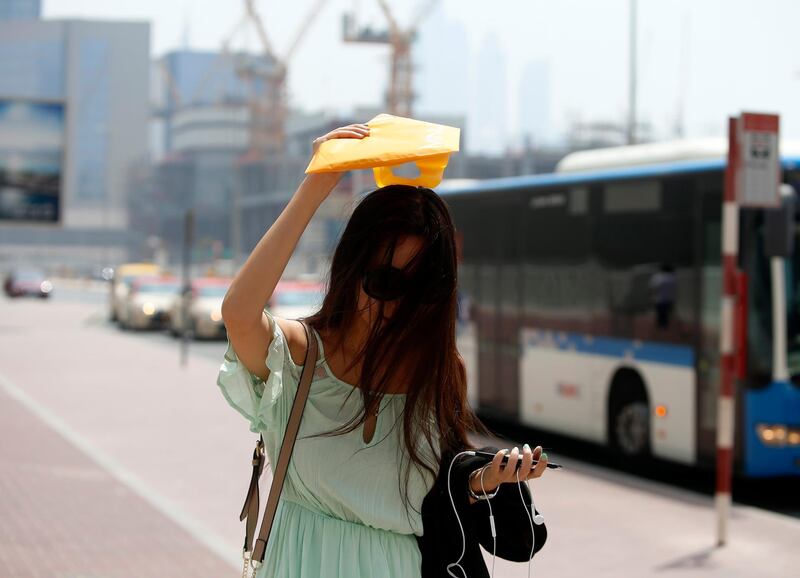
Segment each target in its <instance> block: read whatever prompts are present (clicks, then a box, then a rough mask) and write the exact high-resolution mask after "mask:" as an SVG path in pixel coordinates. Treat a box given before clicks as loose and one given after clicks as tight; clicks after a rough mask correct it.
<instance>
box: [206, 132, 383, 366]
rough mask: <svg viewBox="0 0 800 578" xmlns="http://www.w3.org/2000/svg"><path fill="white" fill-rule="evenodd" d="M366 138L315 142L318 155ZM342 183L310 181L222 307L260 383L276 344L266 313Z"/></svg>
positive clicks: (317, 177) (323, 177) (324, 177)
mask: <svg viewBox="0 0 800 578" xmlns="http://www.w3.org/2000/svg"><path fill="white" fill-rule="evenodd" d="M368 135H369V127H367V126H366V125H361V124H358V125H350V126H347V127H342V128H338V129H336V130H333V131H331V132H329V133H328V134H326V135H325V136H322V137H320V138H318V139H316V140H315V141H314V152H316V150H317V148H318V147H319V145H320V144H321V143H323V142H324V141H326V140H329V139H332V138H364V137H365V136H368ZM340 177H341V173H325V174H312V175H308V176H306V178H305V179H304V180H303V182H302V183H301V184H300V187H299V188H298V189H297V191H296V192H295V194H294V195H293V196H292V198H291V200H290V201H289V203H288V205H286V208H284V210H283V212H281V214H280V216H279V217H278V218H277V219H276V220H275V222H274V223H273V224H272V226H271V227H270V228H269V230H268V231H267V232H266V233H265V234H264V236H263V237H262V238H261V240H260V241H259V242H258V244H257V245H256V246H255V248H254V249H253V251H252V253H250V255H249V257H248V258H247V260H246V261H245V263H244V265H242V268H241V269H240V270H239V271H238V272H237V274H236V276H235V277H234V279H233V281H232V282H231V286H230V288H229V289H228V292H227V293H226V294H225V298H224V299H223V301H222V319H223V321H224V323H225V327H226V329H227V331H228V338H229V339H230V341H231V344H232V345H233V348H234V350H235V351H236V354H237V355H238V356H239V358H240V359H241V361H242V362H243V363H244V364H245V366H246V367H247V368H248V369H249V370H250V371H251V372H253V373H254V374H256V375H258V376H259V377H261V378H262V379H266V378H267V377H268V375H269V370H268V369H267V368H266V365H264V352H265V351H266V350H267V349H268V347H269V344H270V342H271V341H272V329H271V328H270V326H269V323H268V321H267V319H266V317H265V316H264V315H263V310H264V307H265V306H266V304H267V302H268V301H269V299H270V297H272V293H273V291H274V290H275V286H276V285H277V284H278V281H280V278H281V276H282V275H283V271H284V269H286V264H287V263H288V262H289V258H290V257H291V256H292V253H293V252H294V249H295V247H296V246H297V243H298V241H299V240H300V237H301V235H302V234H303V231H305V229H306V227H307V226H308V223H309V221H310V220H311V217H313V216H314V213H315V212H316V211H317V209H318V208H319V206H320V205H321V204H322V202H323V201H324V200H325V199H326V197H327V196H328V194H330V192H331V191H332V190H333V188H334V187H335V186H336V183H337V182H338V181H339V179H340Z"/></svg>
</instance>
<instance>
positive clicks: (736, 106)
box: [44, 0, 800, 151]
mask: <svg viewBox="0 0 800 578" xmlns="http://www.w3.org/2000/svg"><path fill="white" fill-rule="evenodd" d="M389 1H390V4H391V5H392V6H393V7H394V8H395V10H396V12H397V14H396V16H397V19H398V20H399V21H400V22H401V23H404V22H409V21H410V20H411V17H412V15H413V14H414V13H415V12H416V10H417V9H418V8H419V7H420V6H422V5H423V4H424V1H421V0H404V1H398V0H389ZM313 3H314V0H293V1H292V2H280V1H278V0H258V1H257V5H258V7H259V9H260V11H261V14H262V16H263V19H264V22H265V25H266V28H267V33H268V35H269V36H270V39H271V42H272V44H273V46H274V48H275V50H276V52H277V53H278V54H283V53H284V52H285V50H286V48H287V47H288V45H289V42H290V39H291V38H292V37H293V36H294V32H295V30H296V29H297V26H298V24H299V23H300V22H301V21H303V19H304V18H305V14H306V13H307V11H308V9H309V8H310V7H311V6H312V5H313ZM638 5H639V10H638V13H639V32H638V39H639V58H638V61H639V67H638V70H639V99H638V108H639V112H640V118H642V119H645V120H648V121H650V122H651V123H652V124H653V126H654V129H655V135H656V136H657V137H660V138H668V137H670V136H672V135H673V134H674V127H675V124H676V121H677V120H678V119H679V118H681V117H682V118H683V125H684V127H685V133H686V135H687V136H709V135H721V134H723V133H724V130H725V127H726V121H725V119H726V117H727V115H729V114H733V113H737V112H739V111H740V110H743V109H747V110H755V111H768V112H778V113H780V114H781V117H782V132H783V135H784V136H785V137H790V138H797V139H800V104H798V103H800V50H798V49H797V41H796V40H795V38H796V36H797V28H798V25H800V1H798V0H760V1H756V0H639V2H638ZM377 6H378V3H377V2H376V1H375V0H358V1H357V2H356V1H354V0H330V1H329V2H327V4H326V5H325V8H324V9H323V11H322V13H321V14H320V15H319V17H318V18H317V19H316V20H315V21H314V23H313V25H312V26H311V28H310V29H309V30H308V34H307V35H306V37H305V39H304V42H303V44H302V45H301V46H300V48H299V49H298V50H297V52H296V53H295V54H294V57H293V59H292V61H291V66H290V70H289V75H290V80H289V88H290V94H291V98H292V103H293V104H294V105H295V106H299V107H302V108H305V109H307V110H319V109H325V110H330V111H339V110H348V109H351V108H353V107H355V106H359V105H363V106H376V105H378V104H380V103H381V102H382V95H383V91H384V90H385V87H386V79H387V70H388V61H387V55H388V48H387V47H384V46H371V45H353V44H344V43H343V42H342V41H341V17H342V14H343V13H344V12H345V11H346V10H352V9H353V8H354V7H357V8H358V14H359V18H360V19H361V20H362V21H363V23H367V22H369V23H372V24H374V25H375V27H378V26H382V25H383V23H384V22H383V19H382V16H381V12H380V10H379V9H378V7H377ZM628 6H629V0H561V1H559V2H553V1H550V2H545V1H543V0H528V1H523V0H508V1H496V2H489V1H486V0H483V1H478V0H441V1H440V2H438V3H437V5H436V7H435V8H434V10H433V11H432V12H431V13H430V14H429V15H428V17H427V19H426V20H425V21H424V23H423V25H422V27H421V28H420V35H419V42H418V45H417V49H416V50H415V55H416V58H415V63H416V65H417V66H418V68H419V73H418V75H417V86H416V89H417V92H418V94H419V97H420V98H419V101H418V111H419V114H420V115H424V113H436V112H447V113H452V112H456V113H458V112H460V113H464V114H467V115H468V123H469V124H468V127H467V130H468V133H467V134H468V135H469V137H470V138H469V145H470V147H471V148H473V149H485V150H490V151H497V150H499V149H500V148H501V147H502V146H503V143H504V142H508V143H514V142H518V141H519V138H520V135H521V134H522V133H523V132H525V131H527V130H533V131H534V132H535V133H536V134H537V138H539V139H540V140H542V141H556V140H558V139H559V138H561V137H562V136H563V134H564V132H565V130H566V129H567V127H568V126H569V123H570V121H571V120H573V119H581V120H584V121H589V120H620V119H623V118H624V117H625V114H626V113H625V111H626V108H627V101H628V97H627V94H628V89H627V79H628V52H627V51H628ZM490 7H491V8H490ZM242 9H243V2H240V1H238V0H224V1H221V0H214V1H212V0H137V1H136V2H117V1H113V2H110V1H108V0H44V13H45V17H48V18H60V17H83V18H106V19H138V20H143V19H144V20H149V21H150V22H151V23H152V26H153V28H152V50H153V54H154V55H158V54H161V53H163V52H165V51H167V50H169V49H172V48H175V47H179V46H180V45H181V44H182V42H183V38H184V37H185V36H188V39H189V46H190V47H192V48H204V49H206V48H207V49H216V48H218V47H219V46H220V45H221V43H222V41H223V39H224V38H225V37H226V36H227V35H228V33H229V31H230V30H231V28H232V27H233V26H234V24H235V23H236V21H237V20H238V19H239V17H240V15H241V13H242ZM187 32H188V34H187ZM245 36H246V35H241V36H239V37H238V38H237V39H236V40H234V42H233V44H232V46H233V47H234V48H244V47H248V46H249V47H250V48H255V46H256V42H255V40H256V39H255V34H254V33H252V32H251V33H250V34H249V40H248V38H246V37H245ZM487 55H488V56H487ZM494 62H496V64H494V65H493V63H494ZM526 69H527V70H529V71H531V70H538V71H542V70H544V71H545V72H546V74H544V75H543V76H542V75H540V76H535V77H534V79H535V78H543V79H545V80H546V82H545V83H544V84H542V88H541V89H542V90H543V91H545V92H546V98H536V99H535V100H533V101H532V102H535V103H537V106H539V107H542V106H544V107H546V108H548V109H549V110H548V111H546V112H547V114H546V115H545V117H546V119H547V122H545V121H543V120H542V115H526V114H525V113H524V112H523V113H522V114H520V109H521V107H524V106H525V102H529V101H528V98H531V90H532V88H531V79H530V78H528V81H526V82H525V83H524V84H525V86H526V87H527V88H526V89H525V90H524V91H523V90H521V87H520V82H521V80H522V79H523V78H525V75H523V71H524V70H526ZM533 86H534V87H535V84H534V85H533ZM521 92H524V93H525V94H527V95H528V97H526V99H525V102H520V93H521ZM488 93H491V94H488ZM500 103H505V105H504V106H503V105H502V104H500ZM681 103H682V106H681ZM681 111H682V116H681ZM520 119H527V122H528V123H529V124H530V123H534V124H536V125H537V126H533V127H520V126H519V122H520ZM365 120H368V119H365ZM495 127H496V130H495ZM523 128H524V130H523Z"/></svg>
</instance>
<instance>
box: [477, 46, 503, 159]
mask: <svg viewBox="0 0 800 578" xmlns="http://www.w3.org/2000/svg"><path fill="white" fill-rule="evenodd" d="M473 70H474V71H475V74H474V75H473V77H472V78H471V81H472V82H471V85H472V90H471V91H470V92H471V95H472V99H471V106H470V111H469V120H468V123H467V124H468V137H467V138H468V139H469V147H470V150H473V151H480V152H486V153H499V152H502V151H503V150H505V148H506V146H507V144H508V143H507V139H508V132H507V129H508V126H507V120H506V112H507V98H506V96H507V91H506V58H505V54H504V53H503V48H502V46H501V45H500V43H499V42H498V40H497V37H496V36H493V35H492V36H488V37H487V38H486V39H485V40H484V41H483V43H482V44H481V47H480V50H479V51H478V55H477V56H476V57H475V59H474V67H473Z"/></svg>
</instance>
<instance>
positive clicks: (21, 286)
mask: <svg viewBox="0 0 800 578" xmlns="http://www.w3.org/2000/svg"><path fill="white" fill-rule="evenodd" d="M3 290H4V291H5V292H6V295H8V296H9V297H22V296H25V295H31V296H34V297H41V298H42V299H47V298H48V297H50V295H51V294H52V292H53V284H52V283H51V282H50V280H49V279H48V278H47V275H46V274H45V272H44V271H43V270H42V269H39V268H38V267H18V268H15V269H12V270H11V271H9V272H8V274H7V275H6V278H5V281H4V282H3Z"/></svg>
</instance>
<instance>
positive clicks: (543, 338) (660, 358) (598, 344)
mask: <svg viewBox="0 0 800 578" xmlns="http://www.w3.org/2000/svg"><path fill="white" fill-rule="evenodd" d="M540 342H542V344H543V345H546V346H549V347H555V348H557V349H559V350H561V351H574V352H575V353H584V354H589V355H603V356H606V357H614V358H618V359H624V358H630V359H633V360H635V361H640V362H651V363H664V364H667V365H678V366H681V367H694V349H692V348H691V347H689V346H687V345H672V344H668V343H654V342H649V341H636V340H631V339H619V338H616V337H593V336H589V335H581V334H578V333H566V332H561V331H542V330H540V331H538V332H537V333H536V334H534V335H531V336H529V337H528V339H527V346H528V347H536V346H537V345H539V343H540Z"/></svg>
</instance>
